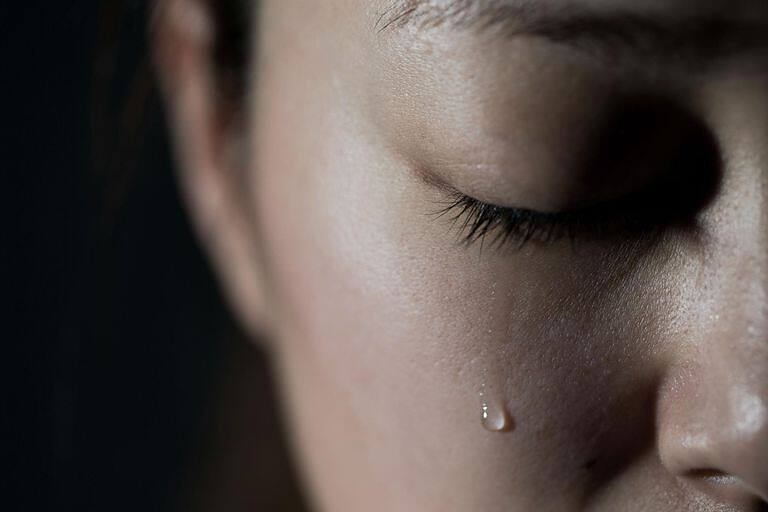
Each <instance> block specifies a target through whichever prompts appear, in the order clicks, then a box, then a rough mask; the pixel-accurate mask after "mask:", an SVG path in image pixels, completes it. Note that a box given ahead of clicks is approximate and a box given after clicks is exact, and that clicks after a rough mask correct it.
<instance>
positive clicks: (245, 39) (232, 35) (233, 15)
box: [209, 0, 258, 100]
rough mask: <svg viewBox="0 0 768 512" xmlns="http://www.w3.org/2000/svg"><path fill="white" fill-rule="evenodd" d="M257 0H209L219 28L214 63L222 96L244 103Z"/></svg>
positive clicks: (217, 28)
mask: <svg viewBox="0 0 768 512" xmlns="http://www.w3.org/2000/svg"><path fill="white" fill-rule="evenodd" d="M257 4H258V2H257V0H209V6H210V10H211V15H212V16H213V19H214V23H215V26H216V34H217V38H216V47H215V48H214V60H215V62H216V67H217V71H218V75H219V77H220V82H219V85H220V87H221V88H222V93H223V94H225V95H227V96H233V97H234V98H235V99H236V100H238V99H242V97H243V95H244V94H245V91H246V85H247V81H248V69H247V67H248V59H249V54H250V47H251V43H252V41H251V38H250V33H251V23H252V21H253V16H254V15H255V14H256V9H257Z"/></svg>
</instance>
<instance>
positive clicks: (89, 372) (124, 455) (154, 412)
mask: <svg viewBox="0 0 768 512" xmlns="http://www.w3.org/2000/svg"><path fill="white" fill-rule="evenodd" d="M147 5H148V2H146V1H119V0H112V1H110V0H106V1H104V0H102V1H92V0H61V1H57V2H51V1H40V0H33V1H26V2H19V3H9V2H4V3H3V6H2V7H0V57H2V60H1V61H0V65H1V66H2V70H3V71H2V80H1V81H0V83H2V88H1V89H0V93H2V94H1V95H0V96H1V97H2V105H3V110H2V111H3V113H4V123H3V134H2V144H0V147H2V148H3V149H2V151H3V154H2V162H3V166H4V169H3V176H4V177H5V178H6V186H5V187H3V188H4V191H5V194H4V196H5V201H4V206H5V209H7V213H6V215H5V216H4V218H5V219H6V221H7V222H8V225H7V227H6V228H5V229H4V230H3V232H4V235H3V243H2V247H3V249H2V254H3V260H4V261H5V263H4V264H3V270H4V276H5V279H3V281H4V283H5V287H4V289H5V290H6V296H9V297H10V299H11V300H10V304H9V305H8V306H7V307H5V308H3V309H4V315H3V317H4V319H5V321H4V324H5V326H6V328H5V329H4V332H5V335H4V336H3V337H4V338H5V339H4V340H3V342H2V346H3V351H2V354H3V356H2V360H3V363H4V364H3V366H4V370H3V376H4V379H3V381H4V382H3V383H4V387H5V393H4V394H3V396H4V397H5V398H4V399H3V402H4V403H3V404H2V407H0V415H1V416H0V419H1V420H2V423H3V430H4V431H6V432H7V434H4V435H3V437H4V442H3V445H4V446H5V447H4V448H3V453H2V459H3V466H4V467H5V468H6V469H7V472H6V471H4V472H3V473H6V476H3V477H2V480H1V481H2V484H0V491H2V496H3V498H2V500H3V502H6V503H8V504H9V505H8V506H3V507H2V508H3V509H4V510H54V509H55V510H86V511H89V510H98V511H105V510H108V511H121V510H126V511H128V510H130V511H136V510H140V511H154V510H158V511H165V510H185V511H187V510H201V511H202V510H211V511H214V510H215V511H223V512H226V511H245V510H249V511H260V510H267V511H283V510H285V511H292V510H299V509H300V506H299V500H298V498H297V496H298V492H297V490H296V489H297V486H296V485H295V482H294V479H293V476H292V470H291V467H290V464H289V462H288V459H287V457H286V454H285V453H286V452H285V443H284V439H283V436H282V435H281V434H280V431H279V428H278V426H279V420H278V415H277V413H276V411H275V408H274V401H273V400H272V390H271V385H270V382H269V378H268V371H267V368H266V365H265V361H264V356H263V354H261V353H260V352H259V351H258V349H256V347H255V345H253V344H251V343H249V342H247V341H246V340H245V339H244V336H243V335H242V333H240V332H239V331H238V328H237V327H236V325H235V324H234V322H233V321H232V319H231V318H230V317H229V315H228V313H227V311H226V310H225V309H224V307H223V306H222V301H221V297H220V295H219V291H218V289H217V287H216V284H215V282H214V281H213V279H212V277H211V274H210V272H209V269H208V268H207V266H206V263H205V261H204V259H203V256H202V255H201V253H200V251H199V249H198V247H197V245H196V242H195V240H194V238H193V235H192V233H191V231H190V228H189V225H188V224H187V220H186V218H185V215H184V212H183V208H182V207H181V205H180V203H179V198H178V196H177V190H176V184H175V182H174V179H173V173H172V168H171V163H170V156H169V149H168V145H167V137H166V133H165V126H164V124H163V117H162V111H161V108H160V105H159V102H158V100H157V96H156V93H155V90H154V84H153V80H152V76H151V69H150V67H149V66H148V62H147V49H146V46H145V43H146V30H147V29H146V24H145V20H146V15H147V12H146V11H147Z"/></svg>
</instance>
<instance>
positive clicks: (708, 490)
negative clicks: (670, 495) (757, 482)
mask: <svg viewBox="0 0 768 512" xmlns="http://www.w3.org/2000/svg"><path fill="white" fill-rule="evenodd" d="M681 476H682V477H683V478H684V479H685V480H686V481H688V482H689V483H690V484H692V485H693V486H694V487H696V488H698V489H699V490H700V491H701V492H703V493H705V494H707V495H709V496H711V497H713V498H715V499H716V500H718V501H720V502H723V503H729V504H731V505H736V506H745V507H750V510H752V509H753V508H752V507H760V508H758V509H756V510H760V511H765V510H766V507H768V502H766V501H764V498H761V497H760V496H759V495H758V494H756V493H755V492H754V491H753V490H751V489H750V488H749V486H747V485H746V484H745V482H744V481H743V480H742V479H741V478H739V477H738V476H736V475H733V474H731V473H727V472H724V471H720V470H719V469H714V468H705V469H695V470H691V471H687V472H685V473H683V474H682V475H681Z"/></svg>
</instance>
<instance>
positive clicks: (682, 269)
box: [224, 0, 768, 512]
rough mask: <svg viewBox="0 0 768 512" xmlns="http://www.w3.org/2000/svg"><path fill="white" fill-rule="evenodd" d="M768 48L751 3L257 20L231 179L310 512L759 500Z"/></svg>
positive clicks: (388, 4)
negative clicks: (239, 182) (238, 176)
mask: <svg viewBox="0 0 768 512" xmlns="http://www.w3.org/2000/svg"><path fill="white" fill-rule="evenodd" d="M766 34H768V4H766V3H765V2H764V1H763V0H754V1H752V0H730V1H727V2H726V1H719V0H708V1H703V0H702V1H698V2H692V1H690V0H689V1H685V0H680V1H676V0H675V1H672V0H663V1H662V0H643V1H638V0H632V1H630V0H626V1H624V0H540V1H537V2H519V1H515V0H509V1H492V0H475V1H472V0H463V1H459V2H451V1H448V0H434V1H430V2H418V1H412V2H393V1H391V0H387V1H383V0H382V1H378V0H324V1H323V2H316V1H314V0H266V1H264V2H263V3H262V8H261V12H260V13H259V24H258V38H257V41H256V48H257V49H258V50H257V51H256V52H255V53H254V69H255V76H256V79H255V80H254V82H253V83H252V84H251V94H252V95H253V101H252V102H251V103H250V104H251V110H250V111H249V119H250V121H251V122H250V125H249V130H248V131H247V142H248V145H249V147H250V148H251V153H250V154H251V155H252V158H251V159H250V160H248V165H247V179H246V181H245V185H244V189H245V191H246V193H247V194H246V195H247V196H248V197H249V198H250V199H249V201H250V208H249V209H248V211H249V212H250V215H251V217H250V222H251V225H253V226H254V229H253V233H254V234H253V238H254V243H255V244H256V245H258V247H259V252H260V255H261V256H260V263H259V265H260V267H261V273H262V274H263V275H265V276H267V277H266V279H265V280H264V285H263V286H264V288H265V290H266V293H265V295H266V297H267V301H266V303H267V306H268V308H269V314H268V315H266V318H267V319H268V320H267V321H266V322H265V323H264V326H263V329H264V331H265V332H267V333H269V335H270V337H271V343H270V346H271V349H272V352H273V354H274V358H275V364H276V367H277V369H278V374H279V376H280V382H281V387H282V395H281V396H282V398H283V402H284V407H285V411H286V413H287V416H288V418H289V424H290V430H291V432H292V434H293V437H294V440H295V446H296V451H297V454H298V458H299V460H300V463H301V466H302V468H303V473H304V476H305V478H306V481H307V483H308V487H309V489H310V494H311V496H312V498H313V500H314V503H315V504H316V506H317V508H318V509H319V510H328V511H359V510H366V511H422V512H423V511H478V512H481V511H482V512H484V511H534V510H535V511H559V512H562V511H577V510H594V511H617V510H620V511H627V512H630V511H639V510H643V511H650V510H653V511H681V510H722V511H724V510H729V511H730V510H738V511H751V510H764V509H765V504H766V500H768V297H767V294H768V201H766V199H768V53H767V52H766V50H768V41H766ZM224 273H225V274H226V271H224ZM242 309H244V308H241V310H242ZM245 309H247V308H245ZM761 503H762V505H760V504H761ZM761 506H762V508H760V507H761Z"/></svg>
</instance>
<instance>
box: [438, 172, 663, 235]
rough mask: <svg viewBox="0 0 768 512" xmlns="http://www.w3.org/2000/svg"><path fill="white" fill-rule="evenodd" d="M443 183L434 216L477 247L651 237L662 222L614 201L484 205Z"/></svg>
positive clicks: (661, 225)
mask: <svg viewBox="0 0 768 512" xmlns="http://www.w3.org/2000/svg"><path fill="white" fill-rule="evenodd" d="M445 187H446V188H445V189H444V190H445V192H446V193H447V194H448V195H447V196H446V197H447V199H446V201H445V202H444V203H443V205H442V208H440V209H439V210H438V211H436V212H434V215H435V217H436V218H444V217H446V216H448V217H449V219H450V220H451V221H452V226H453V227H454V228H455V227H457V226H458V235H459V240H460V241H461V242H462V243H463V244H465V245H467V246H469V245H472V244H474V243H478V242H479V243H480V245H481V247H483V246H486V245H490V246H492V247H498V248H501V247H506V246H511V247H513V248H515V249H522V248H523V247H524V246H525V245H527V244H529V243H536V244H539V245H542V246H547V245H552V244H554V243H556V242H559V241H561V240H564V239H566V240H569V241H570V243H571V245H572V246H575V244H576V242H578V241H581V240H584V241H618V240H619V239H621V240H622V241H627V240H637V239H638V238H644V239H646V240H649V241H653V240H655V239H656V237H657V236H658V235H659V234H660V233H661V231H662V229H663V228H664V223H663V222H661V221H660V219H659V218H657V217H656V216H654V215H653V214H648V215H644V214H643V212H641V211H632V210H631V209H629V210H622V208H621V204H620V203H615V204H609V203H605V204H602V205H597V206H595V207H591V208H588V209H584V210H574V211H564V212H538V211H535V210H530V209H524V208H509V207H501V206H497V205H492V204H488V203H484V202H482V201H480V200H478V199H475V198H473V197H470V196H468V195H466V194H463V193H461V192H459V191H457V190H456V189H452V188H451V187H450V186H449V185H446V186H445ZM489 238H490V240H489ZM489 242H490V243H489Z"/></svg>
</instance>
